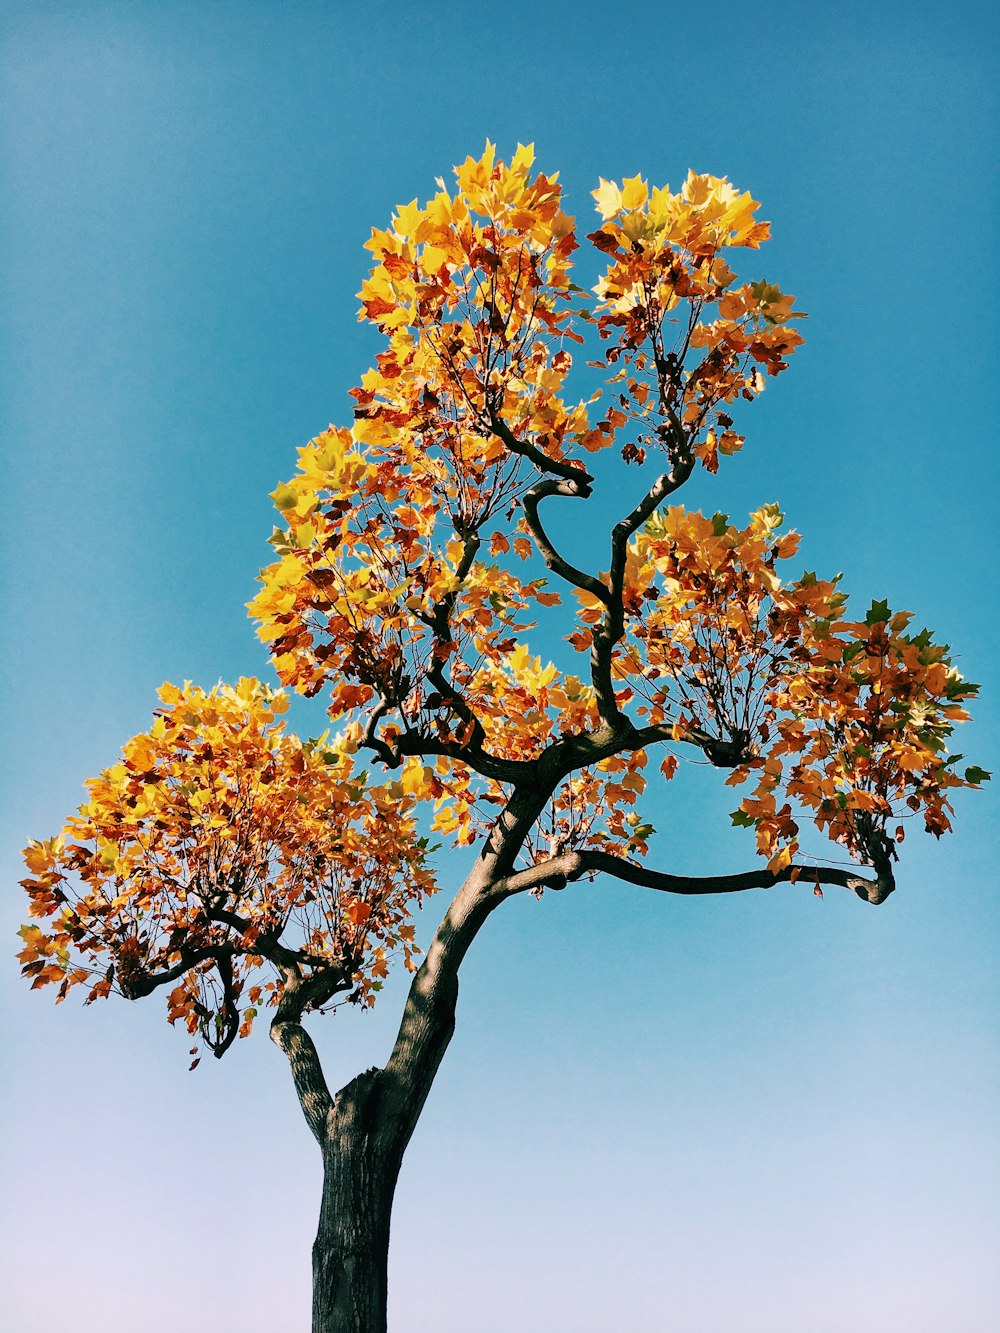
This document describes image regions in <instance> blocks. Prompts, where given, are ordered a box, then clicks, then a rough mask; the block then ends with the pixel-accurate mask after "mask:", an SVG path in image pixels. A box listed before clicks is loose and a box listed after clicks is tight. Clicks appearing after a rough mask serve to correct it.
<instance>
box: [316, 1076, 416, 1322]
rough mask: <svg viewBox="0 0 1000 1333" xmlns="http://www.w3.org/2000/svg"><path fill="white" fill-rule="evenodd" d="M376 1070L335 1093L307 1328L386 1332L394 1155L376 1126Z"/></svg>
mask: <svg viewBox="0 0 1000 1333" xmlns="http://www.w3.org/2000/svg"><path fill="white" fill-rule="evenodd" d="M380 1091H381V1090H380V1088H379V1086H378V1073H377V1071H375V1070H371V1071H369V1072H368V1073H367V1074H362V1075H360V1076H359V1077H358V1078H356V1079H354V1081H353V1082H352V1083H349V1084H348V1085H347V1087H345V1088H344V1089H343V1090H342V1091H341V1092H340V1093H339V1094H338V1096H337V1099H336V1103H335V1105H334V1107H333V1109H332V1110H331V1112H330V1115H329V1117H328V1119H327V1125H326V1135H325V1140H326V1141H325V1143H324V1144H323V1200H322V1203H321V1205H320V1215H319V1228H318V1230H317V1233H316V1240H315V1242H314V1244H313V1317H312V1329H313V1333H385V1328H386V1291H387V1263H388V1255H389V1217H390V1213H391V1210H392V1197H393V1192H394V1190H395V1187H396V1178H397V1176H398V1174H399V1161H400V1154H399V1153H398V1151H396V1149H395V1147H394V1145H392V1144H391V1142H388V1141H387V1140H386V1136H385V1134H384V1133H383V1132H381V1127H380V1123H379V1119H380V1118H379V1114H378V1103H379V1101H380Z"/></svg>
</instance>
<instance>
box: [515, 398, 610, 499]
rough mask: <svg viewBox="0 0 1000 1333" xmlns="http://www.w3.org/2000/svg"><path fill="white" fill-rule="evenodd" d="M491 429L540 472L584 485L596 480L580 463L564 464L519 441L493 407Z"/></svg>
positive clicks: (525, 442)
mask: <svg viewBox="0 0 1000 1333" xmlns="http://www.w3.org/2000/svg"><path fill="white" fill-rule="evenodd" d="M490 429H491V430H492V431H493V434H494V435H496V436H497V438H498V439H500V440H503V442H504V444H505V445H506V446H507V448H508V449H509V450H510V451H511V453H512V454H520V455H521V457H522V458H527V459H528V461H529V462H531V463H534V465H535V467H536V468H538V470H539V472H549V473H551V474H552V475H553V476H556V477H566V478H567V480H569V481H575V482H578V483H581V484H583V485H588V484H589V483H590V482H592V481H593V480H594V478H593V477H592V476H591V475H590V473H589V472H587V471H586V469H584V468H582V467H580V465H579V464H578V463H563V462H560V460H559V459H557V458H549V456H548V454H543V453H542V451H541V449H539V448H537V447H536V446H535V445H533V444H532V443H531V442H530V440H519V439H518V438H517V436H516V435H515V434H514V432H513V431H512V430H511V429H510V427H509V426H508V425H507V423H506V422H505V421H504V420H503V419H502V418H501V417H500V416H499V414H498V413H497V412H495V411H494V409H493V408H492V407H491V408H490Z"/></svg>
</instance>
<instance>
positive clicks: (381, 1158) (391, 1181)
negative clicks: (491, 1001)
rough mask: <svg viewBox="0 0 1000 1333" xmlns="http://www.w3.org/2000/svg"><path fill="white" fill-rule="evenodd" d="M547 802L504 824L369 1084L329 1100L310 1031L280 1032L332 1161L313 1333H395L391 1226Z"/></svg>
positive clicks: (517, 807)
mask: <svg viewBox="0 0 1000 1333" xmlns="http://www.w3.org/2000/svg"><path fill="white" fill-rule="evenodd" d="M545 795H546V793H544V792H543V793H538V792H531V793H527V794H523V793H519V794H517V795H516V796H515V797H514V798H513V799H512V800H511V802H510V803H509V805H508V806H507V808H506V809H505V810H504V812H503V813H502V815H501V816H500V818H499V819H498V821H497V824H496V827H495V828H494V831H493V835H492V837H491V838H490V840H489V843H488V845H487V847H486V848H485V849H484V850H483V852H482V853H481V854H480V858H479V861H478V862H477V865H476V867H475V869H474V870H473V872H472V873H471V874H470V875H469V877H468V879H467V880H466V881H465V883H464V884H463V885H462V888H461V889H460V890H459V892H458V894H457V896H456V898H455V900H454V902H453V903H452V904H451V906H450V907H449V909H448V911H447V912H446V914H445V917H444V920H443V921H442V922H441V925H440V927H439V928H438V930H437V933H436V934H435V936H434V939H433V940H432V942H431V944H430V947H429V948H428V950H427V955H426V957H425V959H424V962H423V964H422V966H421V967H420V968H419V970H418V971H417V974H416V976H415V977H414V978H413V982H412V984H411V986H410V993H409V996H408V998H407V1002H406V1007H405V1009H404V1012H403V1018H402V1022H401V1023H400V1028H399V1034H398V1036H397V1038H396V1043H395V1046H394V1048H393V1051H392V1054H391V1056H390V1057H389V1060H388V1062H387V1064H386V1066H385V1068H384V1069H370V1070H368V1072H367V1073H365V1074H361V1075H359V1076H358V1077H357V1078H356V1079H354V1080H353V1081H352V1082H350V1083H348V1084H347V1085H346V1087H344V1088H342V1089H341V1091H340V1092H339V1093H337V1095H336V1097H334V1098H332V1099H331V1098H330V1097H329V1094H328V1093H327V1092H326V1086H325V1083H322V1075H321V1072H320V1070H319V1064H318V1060H317V1058H316V1054H315V1048H314V1047H313V1045H312V1042H311V1040H310V1039H309V1038H308V1035H307V1034H306V1033H305V1030H304V1029H303V1028H302V1027H301V1025H300V1024H299V1023H298V1022H295V1023H287V1024H281V1023H280V1022H279V1023H278V1024H277V1025H276V1030H275V1039H276V1040H277V1041H278V1044H279V1045H280V1046H282V1049H284V1050H285V1051H286V1054H288V1056H289V1059H290V1060H291V1061H292V1069H293V1073H294V1074H295V1077H296V1084H297V1086H298V1089H299V1097H300V1101H301V1102H302V1107H303V1111H304V1112H305V1113H306V1118H307V1120H308V1121H309V1124H310V1127H311V1128H312V1130H313V1133H314V1134H315V1135H316V1138H317V1141H318V1142H319V1144H320V1148H321V1149H322V1153H323V1202H322V1205H321V1208H320V1221H319V1230H318V1232H317V1235H316V1241H315V1244H314V1245H313V1325H312V1333H385V1329H386V1272H387V1267H388V1252H389V1218H390V1213H391V1210H392V1199H393V1194H394V1192H395V1188H396V1180H397V1177H398V1175H399V1167H400V1164H401V1162H402V1160H403V1153H404V1152H405V1151H406V1146H407V1144H408V1143H409V1141H410V1138H411V1136H412V1134H413V1130H414V1128H415V1127H416V1123H417V1120H418V1119H419V1117H420V1113H421V1111H422V1110H423V1107H424V1103H425V1101H426V1100H427V1095H428V1093H429V1092H430V1089H431V1085H432V1083H433V1082H434V1078H435V1075H436V1074H437V1071H438V1069H439V1068H440V1065H441V1061H442V1059H443V1058H444V1053H445V1051H446V1050H447V1049H448V1045H449V1043H450V1041H451V1038H452V1035H453V1034H454V1031H455V1009H456V1005H457V1002H458V969H459V967H460V965H461V962H462V959H463V958H464V957H465V954H466V951H467V949H468V947H469V945H470V944H471V943H472V941H473V939H474V938H475V936H476V934H477V933H478V931H479V929H480V927H481V926H482V925H483V922H484V921H485V920H486V919H487V917H488V916H489V914H490V913H491V912H492V911H493V910H494V909H495V908H496V907H497V906H498V905H499V904H500V903H501V902H503V901H504V899H505V898H506V897H507V896H508V891H507V890H506V889H505V888H504V887H503V885H502V882H501V877H502V876H503V875H504V874H507V873H509V871H510V870H511V868H512V866H513V861H514V857H515V855H516V853H517V851H518V849H519V848H520V846H521V844H522V842H523V841H524V837H525V834H526V832H527V830H528V828H530V826H531V824H532V823H533V822H534V820H535V818H537V815H538V812H539V810H540V808H541V806H542V804H543V803H544V799H545ZM293 999H294V997H293V998H292V999H290V1000H289V1006H291V1004H292V1002H293ZM317 1087H319V1091H317Z"/></svg>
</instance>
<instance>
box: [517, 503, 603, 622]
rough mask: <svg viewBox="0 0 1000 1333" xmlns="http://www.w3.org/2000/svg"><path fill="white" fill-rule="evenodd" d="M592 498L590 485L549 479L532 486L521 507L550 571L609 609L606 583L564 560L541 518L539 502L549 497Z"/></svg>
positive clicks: (529, 529)
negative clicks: (595, 598) (587, 593)
mask: <svg viewBox="0 0 1000 1333" xmlns="http://www.w3.org/2000/svg"><path fill="white" fill-rule="evenodd" d="M590 494H591V489H590V485H589V484H585V483H582V482H578V481H575V480H573V481H569V480H566V479H563V480H561V481H557V480H556V479H555V478H553V477H549V478H547V479H546V480H544V481H540V482H538V483H537V484H536V485H534V486H532V488H531V490H530V491H528V492H527V494H526V495H525V496H524V497H523V498H522V500H521V507H522V508H523V510H524V521H525V523H526V524H527V528H528V531H529V532H530V533H531V535H532V537H534V539H535V545H536V546H537V547H538V552H539V554H540V555H541V557H542V559H543V560H544V561H545V563H546V565H547V566H548V568H549V569H551V570H552V572H553V573H554V574H558V575H559V577H560V578H561V579H564V580H565V581H566V582H567V583H571V584H572V585H573V587H575V588H581V589H583V591H585V592H589V593H591V594H592V595H593V596H594V597H597V598H598V599H599V600H600V601H602V602H603V603H604V604H605V606H606V605H607V604H608V598H609V595H610V594H609V593H608V588H607V585H606V584H605V583H604V581H603V580H602V579H598V578H595V577H594V576H593V575H592V574H585V573H584V572H583V570H581V569H577V568H576V566H575V565H571V564H570V563H569V561H568V560H565V559H564V558H563V557H562V556H561V555H560V554H559V552H558V551H557V550H556V548H555V547H554V546H553V545H552V542H551V541H550V540H549V537H548V534H547V533H546V531H545V529H544V528H543V527H542V521H541V519H540V518H539V516H538V505H539V501H541V500H544V499H545V498H546V497H547V496H549V495H566V496H569V497H570V498H572V499H579V500H585V499H587V497H588V496H589V495H590Z"/></svg>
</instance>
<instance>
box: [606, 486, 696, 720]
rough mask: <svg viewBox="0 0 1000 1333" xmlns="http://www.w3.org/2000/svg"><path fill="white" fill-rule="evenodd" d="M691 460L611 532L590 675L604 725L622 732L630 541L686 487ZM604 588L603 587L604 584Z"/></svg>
mask: <svg viewBox="0 0 1000 1333" xmlns="http://www.w3.org/2000/svg"><path fill="white" fill-rule="evenodd" d="M691 466H692V465H691V462H690V460H687V461H684V462H678V463H677V464H675V466H674V467H673V468H672V469H671V470H670V471H669V472H665V473H664V474H663V475H662V476H660V477H657V479H656V481H655V482H654V483H653V485H652V486H651V487H650V488H649V490H648V491H647V492H646V494H645V495H644V496H643V497H642V499H641V500H640V501H639V503H638V504H637V505H636V507H635V508H634V509H633V510H632V512H631V513H630V514H626V516H625V517H624V518H623V519H621V520H620V522H618V523H616V524H615V526H614V528H613V529H612V531H611V575H610V590H608V589H606V588H605V589H604V596H603V597H602V598H601V600H602V601H603V602H604V605H605V611H604V619H603V621H602V622H601V624H600V626H599V627H598V628H597V629H595V630H594V637H593V644H592V647H591V650H590V674H591V679H592V680H593V684H594V690H595V692H596V694H597V705H598V710H599V712H600V715H601V721H602V722H604V724H605V725H606V726H611V727H615V728H619V727H621V726H623V724H624V723H625V717H624V715H623V713H622V712H621V709H620V708H619V707H618V703H617V700H616V699H615V691H614V676H613V672H612V661H613V659H614V651H615V647H616V645H617V644H618V643H620V642H621V639H622V637H623V636H624V634H625V564H626V557H627V555H628V540H629V538H630V537H631V536H632V534H633V533H634V532H636V531H637V529H638V528H639V527H641V525H642V524H643V523H645V521H646V519H647V518H649V516H650V514H652V513H653V512H654V510H655V509H656V508H657V507H658V506H659V505H660V504H661V503H662V502H663V501H664V500H665V499H666V498H667V496H668V495H671V494H672V493H673V492H674V491H676V490H678V489H679V488H680V487H681V486H683V484H684V482H685V481H687V479H688V477H689V476H690V474H691ZM602 588H604V585H603V584H602Z"/></svg>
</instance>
